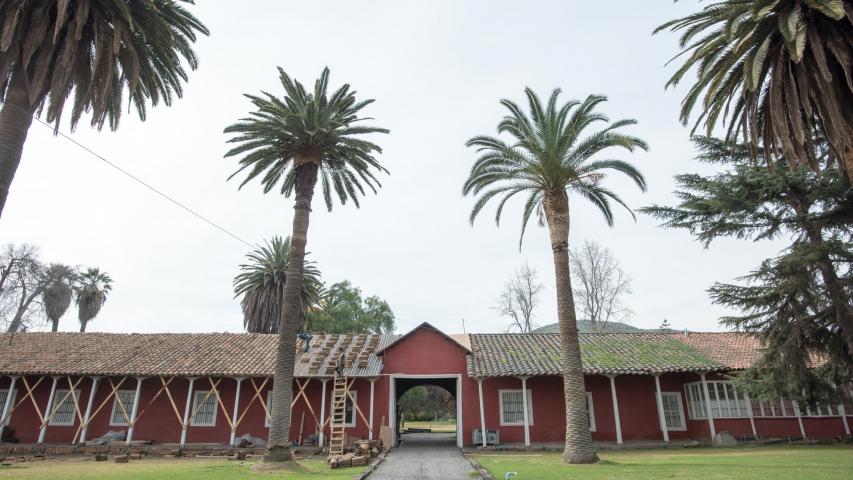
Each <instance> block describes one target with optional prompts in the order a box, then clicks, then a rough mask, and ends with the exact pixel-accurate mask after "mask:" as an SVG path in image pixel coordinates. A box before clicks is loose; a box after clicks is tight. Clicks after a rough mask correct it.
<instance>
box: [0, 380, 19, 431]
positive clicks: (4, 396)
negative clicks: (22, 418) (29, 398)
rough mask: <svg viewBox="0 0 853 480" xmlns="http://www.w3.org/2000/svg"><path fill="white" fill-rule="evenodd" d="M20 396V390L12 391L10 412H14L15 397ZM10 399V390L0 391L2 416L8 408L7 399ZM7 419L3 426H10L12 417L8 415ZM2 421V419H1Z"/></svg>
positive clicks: (0, 413)
mask: <svg viewBox="0 0 853 480" xmlns="http://www.w3.org/2000/svg"><path fill="white" fill-rule="evenodd" d="M17 396H18V390H12V400H11V401H10V402H9V411H11V410H12V407H14V406H15V397H17ZM8 397H9V389H8V388H7V389H6V390H0V415H3V408H4V407H5V406H6V399H7V398H8ZM6 415H7V416H6V419H5V421H4V422H3V425H9V418H10V417H11V415H9V414H8V413H7V414H6ZM0 420H2V419H0Z"/></svg>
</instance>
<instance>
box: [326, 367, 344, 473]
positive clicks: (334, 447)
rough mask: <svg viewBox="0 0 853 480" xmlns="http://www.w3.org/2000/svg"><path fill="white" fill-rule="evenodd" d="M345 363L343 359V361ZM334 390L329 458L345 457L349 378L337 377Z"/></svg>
mask: <svg viewBox="0 0 853 480" xmlns="http://www.w3.org/2000/svg"><path fill="white" fill-rule="evenodd" d="M341 361H343V359H341ZM333 386H334V388H333V389H332V416H331V418H330V419H329V430H330V434H329V456H332V455H343V453H344V447H345V445H344V440H345V439H344V436H345V435H344V429H345V426H346V408H347V377H346V375H342V376H339V375H337V374H336V375H335V382H334V384H333Z"/></svg>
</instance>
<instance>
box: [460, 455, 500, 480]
mask: <svg viewBox="0 0 853 480" xmlns="http://www.w3.org/2000/svg"><path fill="white" fill-rule="evenodd" d="M462 456H463V457H464V458H465V460H468V463H469V464H471V467H473V468H474V470H476V471H477V473H479V474H480V478H482V479H483V480H495V477H493V476H492V474H491V473H489V471H488V470H486V469H485V468H484V467H483V466H482V465H480V462H478V461H477V460H474V457H472V456H470V455H466V454H463V455H462Z"/></svg>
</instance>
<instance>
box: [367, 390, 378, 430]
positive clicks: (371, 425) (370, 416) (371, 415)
mask: <svg viewBox="0 0 853 480" xmlns="http://www.w3.org/2000/svg"><path fill="white" fill-rule="evenodd" d="M375 384H376V379H375V378H371V379H370V415H369V419H370V426H368V429H367V435H368V436H367V438H368V439H369V440H373V389H374V385H375Z"/></svg>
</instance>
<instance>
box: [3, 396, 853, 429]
mask: <svg viewBox="0 0 853 480" xmlns="http://www.w3.org/2000/svg"><path fill="white" fill-rule="evenodd" d="M838 413H839V414H840V415H841V422H842V423H844V434H845V435H847V436H848V437H849V436H850V424H848V423H847V412H846V411H844V398H842V399H841V403H839V404H838ZM0 432H2V430H0Z"/></svg>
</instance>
